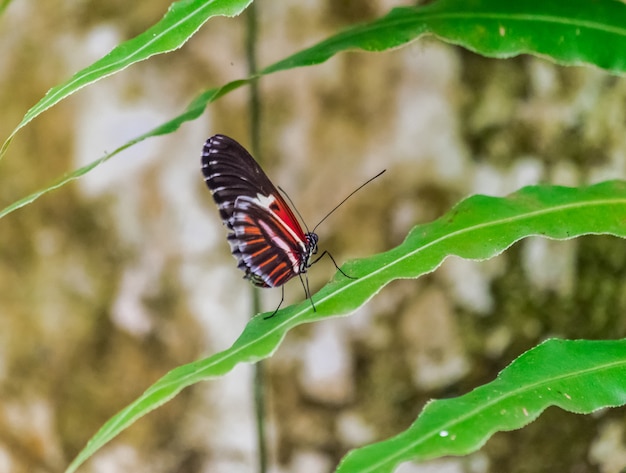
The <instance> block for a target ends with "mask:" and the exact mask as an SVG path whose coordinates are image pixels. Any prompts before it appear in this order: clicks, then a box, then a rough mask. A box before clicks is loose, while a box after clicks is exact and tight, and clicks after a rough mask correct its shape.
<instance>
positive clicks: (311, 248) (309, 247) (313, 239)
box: [300, 232, 319, 273]
mask: <svg viewBox="0 0 626 473" xmlns="http://www.w3.org/2000/svg"><path fill="white" fill-rule="evenodd" d="M304 236H305V238H306V243H305V248H306V251H305V257H304V258H302V262H301V263H300V272H301V273H305V272H306V270H307V269H308V268H310V267H311V258H312V257H313V255H316V254H317V241H318V240H319V237H318V236H317V233H313V232H309V233H306V234H305V235H304Z"/></svg>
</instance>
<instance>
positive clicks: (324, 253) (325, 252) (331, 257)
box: [309, 250, 359, 279]
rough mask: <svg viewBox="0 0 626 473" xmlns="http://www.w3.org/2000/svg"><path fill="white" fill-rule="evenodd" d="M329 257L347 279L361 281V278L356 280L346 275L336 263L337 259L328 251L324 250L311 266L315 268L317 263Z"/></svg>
mask: <svg viewBox="0 0 626 473" xmlns="http://www.w3.org/2000/svg"><path fill="white" fill-rule="evenodd" d="M326 255H328V257H329V258H330V259H331V261H332V262H333V264H334V265H335V268H337V271H339V272H340V273H341V274H343V275H344V276H345V277H347V278H348V279H359V278H355V277H353V276H348V275H347V274H346V273H344V272H343V271H342V270H341V268H340V267H339V266H337V262H336V261H335V258H333V255H331V254H330V253H329V252H328V251H326V250H324V252H323V253H322V254H321V255H319V256H318V257H317V258H315V259H314V260H313V261H312V262H311V264H310V265H309V266H313V265H314V264H315V263H317V262H318V261H319V260H321V259H322V258H323V257H324V256H326Z"/></svg>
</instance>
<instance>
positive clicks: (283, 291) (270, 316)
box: [263, 286, 285, 320]
mask: <svg viewBox="0 0 626 473" xmlns="http://www.w3.org/2000/svg"><path fill="white" fill-rule="evenodd" d="M280 288H281V289H282V295H281V296H280V302H279V303H278V307H276V310H275V311H274V312H272V315H268V316H267V317H263V318H264V319H265V320H267V319H271V318H272V317H274V316H275V315H276V312H278V309H280V306H281V305H283V301H284V300H285V286H280Z"/></svg>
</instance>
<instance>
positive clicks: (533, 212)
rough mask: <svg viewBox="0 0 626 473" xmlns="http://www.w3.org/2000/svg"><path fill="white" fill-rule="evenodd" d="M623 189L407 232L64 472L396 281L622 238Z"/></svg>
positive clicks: (120, 423) (454, 216)
mask: <svg viewBox="0 0 626 473" xmlns="http://www.w3.org/2000/svg"><path fill="white" fill-rule="evenodd" d="M624 215H626V182H621V181H619V182H618V181H615V182H606V183H602V184H597V185H595V186H591V187H585V188H568V187H548V186H546V187H543V186H537V187H527V188H524V189H522V190H520V191H519V192H517V193H515V194H512V195H511V196H509V197H506V198H496V197H487V196H482V195H477V196H473V197H470V198H468V199H466V200H465V201H463V202H461V203H460V204H458V205H457V206H456V207H455V208H453V209H452V210H451V211H450V212H448V213H447V214H446V215H444V216H443V217H441V218H440V219H438V220H436V221H434V222H432V223H429V224H426V225H419V226H417V227H415V228H414V229H413V230H412V231H411V232H410V233H409V235H408V236H407V238H406V240H405V241H404V242H403V243H402V244H401V245H399V246H398V247H396V248H394V249H392V250H390V251H387V252H385V253H381V254H379V255H376V256H373V257H371V258H366V259H362V260H358V261H353V262H350V263H348V264H347V265H346V266H345V268H344V269H345V271H346V272H347V273H349V274H351V275H355V276H357V277H358V279H355V280H351V279H350V280H349V279H346V278H343V277H342V276H340V275H339V276H337V277H336V279H335V280H334V281H332V282H331V283H329V284H327V285H326V286H325V287H324V288H322V289H321V290H320V291H319V292H318V293H317V294H316V295H315V296H314V301H315V305H316V307H317V312H312V309H311V305H310V304H309V303H308V301H305V302H304V303H301V304H299V305H297V306H291V307H288V308H286V309H284V310H281V311H279V312H278V313H277V314H276V315H275V316H274V317H273V318H271V319H269V320H265V319H263V318H262V317H261V316H257V317H255V318H253V319H252V320H251V321H250V322H249V323H248V325H247V326H246V328H245V329H244V331H243V333H242V334H241V336H240V337H239V339H238V340H237V341H236V342H235V343H234V344H233V345H232V347H230V348H229V349H227V350H225V351H223V352H220V353H217V354H215V355H213V356H211V357H209V358H207V359H204V360H200V361H197V362H194V363H191V364H188V365H184V366H181V367H179V368H176V369H174V370H172V371H170V372H169V373H168V374H167V375H165V376H164V377H163V378H161V379H160V380H159V381H157V382H156V383H155V384H154V385H152V386H151V387H150V388H149V389H148V390H147V391H146V392H145V393H144V394H143V395H142V396H141V397H140V398H139V399H137V400H136V401H135V402H133V403H132V404H130V405H129V406H128V407H126V408H125V409H124V410H122V411H121V412H120V413H118V414H117V415H115V416H114V417H113V418H112V419H110V420H109V421H108V422H107V423H106V424H105V425H104V426H103V427H102V429H101V430H100V431H99V432H98V433H97V434H96V435H95V436H94V437H93V439H92V440H91V441H90V442H89V444H88V445H87V446H86V447H85V449H84V450H83V451H82V452H81V453H80V454H79V456H78V457H77V458H76V459H75V460H74V462H73V463H72V464H71V465H70V467H69V469H68V472H73V471H75V470H76V468H77V467H78V466H79V465H80V464H81V463H83V462H84V461H85V460H86V459H87V458H89V457H90V456H91V455H92V454H93V453H94V452H96V451H97V450H98V449H99V448H101V447H102V446H103V445H104V444H106V443H107V442H108V441H110V440H111V439H112V438H114V437H115V436H116V435H118V434H119V433H120V432H122V431H123V430H124V429H126V428H127V427H128V426H129V425H131V424H132V423H133V422H135V421H136V420H137V419H139V418H140V417H142V416H144V415H145V414H147V413H148V412H150V411H151V410H153V409H156V408H157V407H158V406H160V405H162V404H163V403H165V402H167V401H168V400H170V399H172V398H173V397H174V396H175V395H176V394H177V393H178V392H180V391H181V390H182V389H183V388H185V387H187V386H190V385H192V384H195V383H197V382H199V381H203V380H208V379H211V378H215V377H218V376H222V375H224V374H225V373H228V372H229V371H230V370H232V369H233V368H234V367H235V365H237V364H238V363H244V362H247V363H250V362H255V361H258V360H261V359H263V358H266V357H268V356H270V355H271V354H272V353H273V352H274V351H275V350H276V349H277V348H278V346H279V344H280V342H281V340H282V339H283V338H284V336H285V334H286V333H287V332H288V331H289V330H290V329H291V328H293V327H295V326H297V325H300V324H303V323H308V322H313V321H315V320H319V319H322V318H326V317H331V316H340V315H347V314H349V313H351V312H353V311H354V310H356V309H357V308H358V307H360V306H361V305H362V304H364V303H365V302H366V301H367V300H368V299H369V298H371V297H373V296H374V294H376V293H377V292H378V291H379V290H380V289H381V288H382V287H383V286H385V285H386V284H388V283H389V282H391V281H392V280H394V279H398V278H416V277H419V276H421V275H423V274H426V273H428V272H431V271H433V270H435V269H436V268H437V267H438V266H439V265H440V264H441V263H442V262H443V260H444V259H445V258H446V257H448V256H451V255H457V256H460V257H462V258H469V259H476V260H483V259H487V258H491V257H493V256H495V255H497V254H499V253H500V252H502V251H504V250H505V249H506V248H507V247H509V246H510V245H512V244H513V243H515V242H516V241H519V240H520V239H522V238H524V237H528V236H531V235H541V236H544V237H548V238H556V239H568V238H574V237H576V236H580V235H583V234H589V233H593V234H598V233H603V234H609V235H616V236H621V237H626V219H625V218H624Z"/></svg>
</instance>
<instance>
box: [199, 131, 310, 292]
mask: <svg viewBox="0 0 626 473" xmlns="http://www.w3.org/2000/svg"><path fill="white" fill-rule="evenodd" d="M202 173H203V174H204V180H205V182H206V184H207V186H208V187H209V189H210V191H211V194H212V195H213V199H214V200H215V203H216V204H217V206H218V208H219V211H220V216H221V217H222V221H223V223H224V225H226V226H227V227H228V229H229V230H230V233H229V235H228V242H229V243H230V247H231V251H232V253H233V255H234V256H235V258H236V259H237V262H238V267H239V268H240V269H242V270H243V271H244V272H245V276H244V277H246V278H247V279H250V281H251V282H252V283H253V284H254V285H256V286H260V287H276V286H280V285H282V284H284V283H286V282H287V281H288V280H289V279H291V278H292V277H294V276H295V275H296V274H298V273H299V272H300V269H301V267H302V261H303V260H305V259H306V258H307V257H308V247H307V241H308V240H307V238H306V236H305V234H304V232H303V231H302V228H301V227H300V224H299V223H298V221H297V220H296V218H295V216H294V214H293V212H292V211H291V209H290V208H289V206H288V205H287V203H286V202H285V201H284V199H283V198H282V197H281V196H280V194H279V193H278V190H277V189H276V187H274V185H273V184H272V183H271V181H270V180H269V178H268V177H267V176H266V175H265V173H264V172H263V170H262V169H261V167H260V166H259V165H258V164H257V162H256V161H255V160H254V159H253V158H252V156H250V154H249V153H248V152H247V151H246V150H245V149H244V148H243V146H241V145H240V144H239V143H237V142H236V141H235V140H233V139H232V138H229V137H227V136H224V135H215V136H213V137H211V138H209V139H208V140H207V141H206V143H205V145H204V150H203V152H202Z"/></svg>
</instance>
